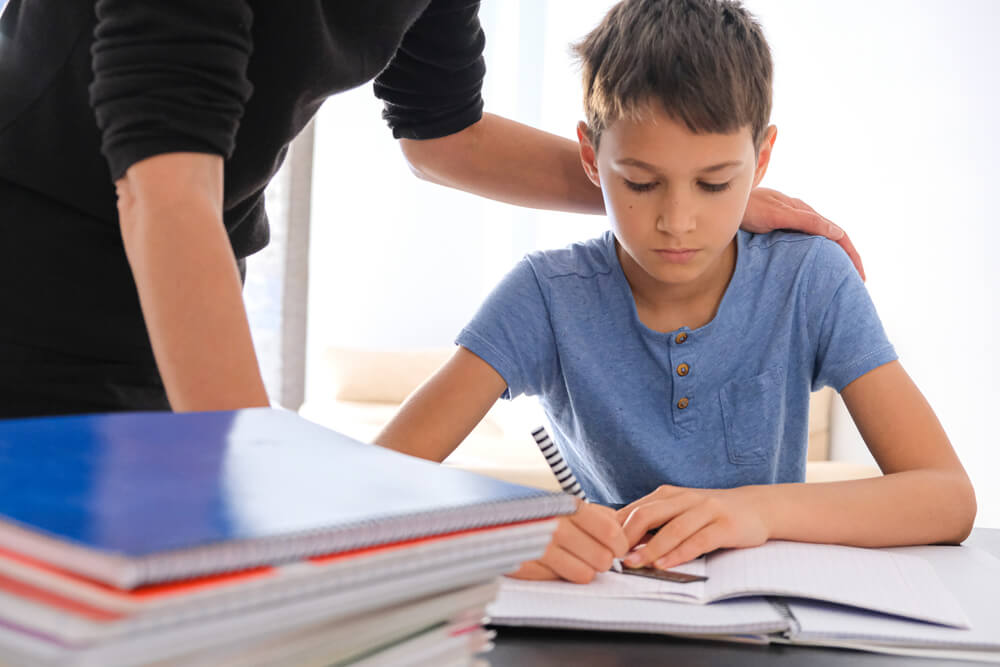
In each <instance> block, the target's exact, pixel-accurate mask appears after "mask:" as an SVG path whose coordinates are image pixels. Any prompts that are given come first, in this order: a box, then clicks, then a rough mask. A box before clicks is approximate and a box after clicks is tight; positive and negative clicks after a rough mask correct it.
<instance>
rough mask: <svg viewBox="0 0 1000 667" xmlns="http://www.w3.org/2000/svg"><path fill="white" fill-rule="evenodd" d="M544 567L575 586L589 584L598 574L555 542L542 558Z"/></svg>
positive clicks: (550, 544)
mask: <svg viewBox="0 0 1000 667" xmlns="http://www.w3.org/2000/svg"><path fill="white" fill-rule="evenodd" d="M542 565H544V566H545V567H547V568H548V569H550V570H551V571H552V572H553V573H555V574H556V575H557V576H558V577H559V578H560V579H565V580H566V581H571V582H573V583H574V584H589V583H590V582H591V581H593V580H594V577H595V576H597V572H598V570H596V569H594V568H593V567H591V566H590V565H588V564H587V563H586V562H584V561H583V560H581V559H580V558H578V557H577V555H576V554H574V553H571V552H570V551H569V550H567V549H564V548H563V547H562V546H561V545H559V544H556V543H554V542H552V543H549V548H548V549H546V550H545V555H544V556H542Z"/></svg>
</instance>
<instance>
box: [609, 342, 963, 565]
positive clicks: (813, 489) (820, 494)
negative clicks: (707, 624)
mask: <svg viewBox="0 0 1000 667" xmlns="http://www.w3.org/2000/svg"><path fill="white" fill-rule="evenodd" d="M842 395H843V397H844V401H845V403H846V404H847V407H848V409H849V410H850V412H851V415H852V417H853V418H854V421H855V423H856V424H857V426H858V429H859V430H860V431H861V434H862V436H863V437H864V438H865V442H866V443H867V445H868V448H869V449H870V450H871V452H872V454H873V456H874V457H875V460H876V461H877V462H878V464H879V466H880V467H881V469H882V471H883V473H884V476H883V477H878V478H873V479H862V480H852V481H843V482H829V483H813V484H776V485H771V486H746V487H740V488H736V489H709V490H703V489H682V488H677V487H661V488H660V489H658V490H657V491H655V492H654V493H652V494H650V495H649V496H646V497H645V498H642V499H640V500H638V501H636V502H635V503H632V504H631V505H629V506H628V507H626V508H624V509H622V510H621V511H620V513H619V518H620V519H621V520H623V521H624V522H625V532H626V536H627V537H628V539H629V543H630V544H632V545H634V544H636V543H637V542H638V541H639V538H640V537H642V535H644V534H645V532H646V531H647V530H648V529H649V528H651V527H654V526H660V525H663V524H664V523H666V524H667V525H666V526H664V527H663V528H662V529H661V530H660V531H659V532H658V533H657V535H656V536H655V537H654V538H652V539H651V540H650V541H649V543H648V544H647V545H646V547H645V548H643V549H641V550H639V551H638V552H637V555H635V556H630V557H629V558H628V559H626V564H629V565H644V564H648V563H652V562H655V564H656V565H657V566H658V567H668V568H669V567H673V566H674V565H677V564H679V563H682V562H686V561H688V560H690V559H692V558H695V557H697V556H699V555H701V554H703V553H707V552H709V551H713V550H714V549H717V548H720V547H743V546H755V545H757V544H761V543H763V542H764V541H766V540H768V539H785V540H795V541H799V542H825V543H833V544H849V545H855V546H865V547H880V546H897V545H907V544H931V543H940V542H944V543H952V544H957V543H959V542H961V541H962V540H963V539H965V538H966V537H967V536H968V534H969V532H970V531H971V530H972V523H973V519H974V518H975V514H976V499H975V494H974V492H973V489H972V485H971V483H970V482H969V478H968V476H967V475H966V474H965V470H964V469H963V468H962V464H961V463H960V462H959V460H958V457H957V456H956V455H955V452H954V450H953V449H952V447H951V444H950V443H949V441H948V437H947V436H946V435H945V432H944V430H943V429H942V427H941V424H940V423H939V422H938V420H937V417H936V416H935V415H934V412H933V411H932V410H931V407H930V406H929V405H928V404H927V401H926V400H925V399H924V397H923V395H922V394H921V393H920V391H919V390H918V389H917V387H916V385H914V383H913V381H912V380H911V379H910V377H909V376H908V375H907V374H906V372H905V371H904V370H903V367H902V366H901V365H900V364H899V362H897V361H893V362H890V363H887V364H885V365H883V366H880V367H878V368H876V369H874V370H872V371H870V372H868V373H866V374H865V375H863V376H861V377H859V378H858V379H856V380H854V381H853V382H851V383H850V384H849V385H847V387H845V388H844V390H843V392H842Z"/></svg>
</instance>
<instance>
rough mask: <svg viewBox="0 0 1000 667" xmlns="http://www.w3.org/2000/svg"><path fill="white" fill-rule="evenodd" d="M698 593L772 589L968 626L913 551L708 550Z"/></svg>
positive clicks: (781, 546)
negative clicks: (704, 578) (705, 575)
mask: <svg viewBox="0 0 1000 667" xmlns="http://www.w3.org/2000/svg"><path fill="white" fill-rule="evenodd" d="M706 570H707V573H708V577H709V579H708V581H707V582H706V586H705V594H706V599H707V600H708V601H712V600H723V599H727V598H731V597H736V596H741V595H780V596H787V597H798V598H808V599H814V600H822V601H826V602H835V603H838V604H844V605H848V606H852V607H858V608H862V609H870V610H875V611H880V612H884V613H888V614H894V615H898V616H904V617H907V618H916V619H920V620H925V621H930V622H932V623H941V624H944V625H950V626H953V627H968V625H969V619H968V617H967V616H966V614H965V612H964V610H963V609H962V607H961V605H960V604H959V603H958V601H957V600H956V599H955V596H954V595H952V594H951V593H950V592H949V591H948V589H947V588H946V587H945V585H944V584H943V583H942V582H941V579H940V578H939V577H938V575H937V573H936V572H935V570H934V568H933V567H931V565H930V564H929V563H928V562H927V561H926V560H923V559H921V558H918V557H915V556H913V555H910V554H907V553H902V552H898V551H891V550H887V549H865V548H860V547H847V546H841V545H831V544H810V543H804V542H785V541H772V542H768V543H766V544H764V545H761V546H759V547H753V548H748V549H730V550H726V551H720V552H716V553H713V554H711V555H710V556H709V557H708V562H707V566H706Z"/></svg>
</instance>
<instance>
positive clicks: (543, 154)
mask: <svg viewBox="0 0 1000 667" xmlns="http://www.w3.org/2000/svg"><path fill="white" fill-rule="evenodd" d="M400 147H401V148H402V150H403V154H404V155H405V156H406V160H407V162H409V164H410V168H411V169H412V170H413V172H414V173H415V174H416V175H417V176H419V177H420V178H423V179H425V180H428V181H430V182H432V183H437V184H439V185H447V186H449V187H452V188H457V189H459V190H464V191H466V192H471V193H473V194H477V195H481V196H483V197H488V198H490V199H495V200H497V201H502V202H506V203H508V204H516V205H518V206H528V207H531V208H540V209H549V210H557V211H569V212H572V213H592V214H603V213H604V198H603V196H602V194H601V189H600V188H598V187H596V186H595V185H594V184H593V183H591V182H590V180H589V179H588V178H587V175H586V173H585V172H584V171H583V168H582V167H581V166H580V147H579V144H577V142H575V141H570V140H569V139H566V138H564V137H560V136H557V135H554V134H550V133H548V132H543V131H542V130H538V129H535V128H533V127H529V126H527V125H523V124H521V123H518V122H515V121H512V120H509V119H507V118H503V117H502V116H497V115H494V114H489V113H486V114H483V117H482V119H481V120H479V121H478V122H476V123H473V124H472V125H470V126H469V127H467V128H465V129H464V130H462V131H460V132H456V133H455V134H451V135H448V136H445V137H440V138H438V139H421V140H413V139H400ZM743 228H744V229H746V230H747V231H750V232H755V233H765V232H770V231H773V230H775V229H793V230H796V231H801V232H804V233H806V234H819V235H821V236H826V237H827V238H829V239H830V240H832V241H836V242H837V243H838V244H840V246H841V247H842V248H843V249H844V251H845V252H846V253H847V255H848V257H850V258H851V261H852V262H853V263H854V266H855V267H856V268H857V270H858V273H860V274H861V276H862V278H864V268H863V267H862V265H861V257H860V256H858V253H857V251H856V250H855V249H854V245H853V244H852V243H851V240H850V238H848V236H847V234H845V233H844V230H842V229H840V228H839V227H838V226H837V225H835V224H833V223H832V222H831V221H829V220H827V219H826V218H824V217H823V216H822V215H820V214H819V213H817V212H816V211H815V210H813V209H812V207H810V206H809V205H808V204H806V203H805V202H803V201H802V200H800V199H795V198H792V197H788V196H786V195H783V194H781V193H780V192H778V191H776V190H771V189H769V188H755V189H754V190H753V191H752V192H751V193H750V201H749V202H748V204H747V209H746V213H745V215H744V218H743Z"/></svg>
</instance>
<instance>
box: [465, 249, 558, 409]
mask: <svg viewBox="0 0 1000 667" xmlns="http://www.w3.org/2000/svg"><path fill="white" fill-rule="evenodd" d="M455 342H456V343H457V344H458V345H461V346H462V347H464V348H466V349H468V350H469V351H470V352H472V353H473V354H475V355H476V356H478V357H480V358H481V359H482V360H483V361H485V362H486V363H488V364H489V365H490V366H492V367H493V369H494V370H496V372H497V373H499V374H500V376H501V377H503V379H504V381H505V382H506V383H507V392H506V393H505V394H504V398H514V397H516V396H519V395H521V394H527V395H538V394H541V393H542V389H543V387H544V386H545V385H546V384H547V382H548V381H550V380H551V378H552V377H553V376H554V371H555V370H556V369H557V368H558V357H557V354H556V346H555V339H554V335H553V332H552V326H551V324H550V319H549V312H548V308H547V306H546V304H545V299H544V297H543V294H542V291H541V287H540V285H539V283H538V279H537V277H536V276H535V272H534V269H533V268H532V266H531V264H530V262H529V261H528V260H527V259H523V260H521V261H520V262H519V263H518V264H517V266H515V267H514V269H513V270H512V271H511V272H510V273H508V274H507V276H506V277H505V278H504V279H503V280H502V281H501V282H500V284H499V285H497V286H496V288H494V290H493V292H492V293H491V294H490V295H489V297H487V299H486V301H485V302H483V305H482V306H480V308H479V311H478V312H477V313H476V315H475V317H473V318H472V321H471V322H469V324H468V325H467V326H466V327H465V328H464V329H462V331H461V333H460V334H459V335H458V338H457V340H456V341H455Z"/></svg>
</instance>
